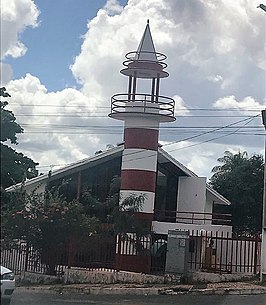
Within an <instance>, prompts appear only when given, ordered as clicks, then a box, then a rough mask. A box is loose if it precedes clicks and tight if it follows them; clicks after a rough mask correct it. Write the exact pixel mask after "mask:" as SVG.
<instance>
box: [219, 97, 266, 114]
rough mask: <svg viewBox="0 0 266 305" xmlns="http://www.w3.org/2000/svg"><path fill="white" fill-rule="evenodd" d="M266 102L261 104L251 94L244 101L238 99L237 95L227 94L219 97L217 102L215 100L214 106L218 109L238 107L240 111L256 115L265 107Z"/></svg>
mask: <svg viewBox="0 0 266 305" xmlns="http://www.w3.org/2000/svg"><path fill="white" fill-rule="evenodd" d="M265 106H266V103H264V104H260V103H259V102H257V101H255V99H254V98H253V97H251V96H246V97H245V98H243V100H242V101H238V100H237V99H236V97H235V96H233V95H231V96H226V97H222V98H219V99H218V100H217V101H216V102H214V107H215V108H218V109H228V108H229V109H230V108H231V109H232V108H233V109H236V110H239V112H240V113H243V114H249V115H256V114H258V112H259V111H261V110H262V109H264V108H265Z"/></svg>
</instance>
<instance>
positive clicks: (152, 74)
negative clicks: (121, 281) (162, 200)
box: [109, 21, 175, 224]
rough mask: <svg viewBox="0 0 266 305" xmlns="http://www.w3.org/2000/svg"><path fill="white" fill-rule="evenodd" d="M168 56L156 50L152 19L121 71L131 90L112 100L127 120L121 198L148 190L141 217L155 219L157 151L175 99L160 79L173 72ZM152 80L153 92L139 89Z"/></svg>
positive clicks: (117, 116) (116, 113) (113, 110)
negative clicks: (161, 92)
mask: <svg viewBox="0 0 266 305" xmlns="http://www.w3.org/2000/svg"><path fill="white" fill-rule="evenodd" d="M165 59H166V56H165V55H163V54H161V53H158V52H156V51H155V48H154V44H153V40H152V36H151V32H150V27H149V21H148V22H147V26H146V28H145V31H144V34H143V37H142V39H141V42H140V44H139V47H138V49H137V51H136V52H130V53H128V54H126V61H124V63H123V65H124V66H125V68H124V69H122V70H121V71H120V72H121V73H122V74H123V75H126V76H128V78H129V80H128V92H127V93H125V94H115V95H114V96H113V97H112V100H111V113H110V114H109V116H110V117H112V118H114V119H117V120H123V121H124V122H125V123H124V147H125V149H124V152H123V157H122V168H121V188H120V198H121V200H123V199H124V198H126V197H128V196H129V195H131V194H134V195H136V196H138V195H140V194H145V198H146V199H145V202H144V205H143V209H142V212H141V213H139V214H138V216H139V217H142V218H144V219H147V220H149V222H150V224H151V222H152V220H153V210H154V199H155V187H156V171H157V151H158V136H159V124H160V122H171V121H174V120H175V117H174V100H173V99H171V98H169V97H165V96H160V95H159V87H160V79H161V78H165V77H167V76H168V75H169V74H168V73H167V72H166V71H164V69H165V68H166V67H167V65H166V63H165V62H164V60H165ZM143 79H145V80H150V93H138V91H137V84H138V82H139V81H140V80H143Z"/></svg>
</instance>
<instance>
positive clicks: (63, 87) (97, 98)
mask: <svg viewBox="0 0 266 305" xmlns="http://www.w3.org/2000/svg"><path fill="white" fill-rule="evenodd" d="M258 4H259V1H258V3H257V2H256V1H254V0H246V1H243V0H234V1H232V0H224V1H213V0H204V1H201V0H178V1H177V0H161V1H158V0H128V1H126V0H120V1H118V0H106V1H104V0H53V1H52V0H45V1H43V0H42V1H41V0H2V1H1V9H2V12H1V17H2V18H1V37H2V39H1V63H2V68H1V73H2V80H1V82H2V83H1V85H4V86H6V88H7V90H8V92H9V93H10V94H11V99H10V100H9V108H10V109H11V110H12V111H13V112H14V113H15V115H16V117H17V121H18V123H19V124H21V126H22V127H23V128H24V134H23V135H20V136H19V145H18V146H16V149H17V150H18V151H22V152H23V153H24V154H26V155H27V156H29V157H31V158H32V159H33V160H35V161H37V162H39V163H40V167H39V168H40V170H41V171H44V170H45V169H47V170H49V169H50V168H51V165H56V166H58V165H62V164H69V163H71V162H75V161H76V160H79V159H82V158H86V157H88V156H92V155H94V153H95V151H97V150H105V149H106V145H108V144H113V145H116V144H117V143H119V142H121V141H122V135H123V126H122V123H121V122H117V121H115V120H112V119H110V118H109V117H108V113H109V112H110V98H111V96H112V95H113V94H116V93H122V92H127V79H126V77H124V76H123V75H121V74H120V73H119V71H120V70H121V68H122V62H123V60H124V58H125V57H124V56H125V54H126V53H127V52H130V51H135V50H136V49H137V46H138V44H139V41H140V39H141V37H142V34H143V31H144V28H145V25H146V22H147V19H149V20H150V27H151V33H152V37H153V41H154V44H155V48H156V50H157V51H158V52H162V53H164V54H166V55H167V64H168V67H167V71H168V72H169V74H170V77H169V78H166V79H164V80H162V81H161V91H160V93H161V95H165V96H169V97H172V98H174V99H175V102H176V109H175V110H176V111H175V115H176V117H177V120H176V121H175V122H174V123H171V125H170V124H168V125H167V124H166V125H163V126H161V129H160V143H161V144H162V145H163V146H164V147H165V149H166V150H167V151H168V152H169V153H171V154H172V155H173V156H174V157H175V158H177V159H178V160H179V161H180V162H182V163H183V164H184V165H186V166H188V167H189V168H190V169H191V170H193V171H195V172H196V173H197V174H198V175H203V176H207V177H208V176H210V171H211V168H212V167H213V166H214V165H217V158H218V157H221V156H222V155H223V152H224V151H226V150H229V151H231V152H233V153H235V152H238V151H244V150H246V151H247V152H248V153H249V154H253V153H261V154H263V153H264V128H263V126H262V124H261V117H260V112H261V110H262V109H264V108H265V105H266V93H265V70H266V62H265V50H264V43H265V35H266V33H265V29H266V24H265V22H266V18H265V13H264V12H263V11H262V10H260V9H257V5H258ZM11 71H13V74H12V75H11ZM148 86H149V84H147V82H146V83H144V84H143V86H140V87H138V90H142V91H143V92H146V90H147V92H150V88H149V87H148ZM231 124H233V125H232V126H231ZM228 125H230V126H229V127H226V126H228ZM217 128H219V130H217ZM206 132H207V133H206Z"/></svg>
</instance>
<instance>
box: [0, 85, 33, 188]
mask: <svg viewBox="0 0 266 305" xmlns="http://www.w3.org/2000/svg"><path fill="white" fill-rule="evenodd" d="M0 96H1V97H3V98H7V97H10V94H9V93H8V92H6V88H5V87H2V88H0ZM7 105H8V102H7V101H1V187H2V188H7V187H9V186H10V185H12V184H15V183H19V182H22V181H23V180H24V179H25V178H28V179H30V178H33V177H36V176H37V175H38V171H37V169H36V165H38V163H36V162H34V161H33V160H31V159H30V158H28V157H26V156H24V155H23V154H22V153H18V152H16V150H15V149H13V148H11V147H9V146H8V145H5V144H3V142H6V141H8V140H9V141H10V143H11V144H18V142H17V134H20V133H23V128H22V127H21V126H20V125H19V124H18V123H16V118H15V116H14V114H13V113H12V111H10V110H7V109H5V107H6V106H7Z"/></svg>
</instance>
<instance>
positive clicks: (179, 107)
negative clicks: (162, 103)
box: [173, 95, 189, 116]
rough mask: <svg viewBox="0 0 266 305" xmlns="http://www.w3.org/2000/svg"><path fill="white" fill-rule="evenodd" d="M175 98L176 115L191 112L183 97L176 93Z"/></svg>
mask: <svg viewBox="0 0 266 305" xmlns="http://www.w3.org/2000/svg"><path fill="white" fill-rule="evenodd" d="M173 100H174V101H175V115H178V116H179V115H181V116H182V115H186V114H188V113H189V110H188V109H187V107H186V105H185V102H184V101H183V99H182V97H181V96H179V95H174V96H173Z"/></svg>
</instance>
